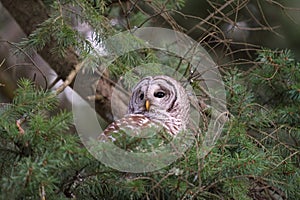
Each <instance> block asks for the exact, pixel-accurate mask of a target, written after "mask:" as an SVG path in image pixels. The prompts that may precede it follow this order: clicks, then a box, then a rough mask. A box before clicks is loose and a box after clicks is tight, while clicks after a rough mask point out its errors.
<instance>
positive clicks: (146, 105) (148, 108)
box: [145, 100, 150, 111]
mask: <svg viewBox="0 0 300 200" xmlns="http://www.w3.org/2000/svg"><path fill="white" fill-rule="evenodd" d="M145 108H146V110H147V111H149V110H150V101H149V100H146V102H145Z"/></svg>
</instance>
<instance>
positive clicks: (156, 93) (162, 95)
mask: <svg viewBox="0 0 300 200" xmlns="http://www.w3.org/2000/svg"><path fill="white" fill-rule="evenodd" d="M165 95H166V94H165V93H164V92H155V93H154V97H157V98H163V97H164V96H165Z"/></svg>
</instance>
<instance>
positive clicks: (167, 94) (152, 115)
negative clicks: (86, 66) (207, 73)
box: [99, 75, 190, 141]
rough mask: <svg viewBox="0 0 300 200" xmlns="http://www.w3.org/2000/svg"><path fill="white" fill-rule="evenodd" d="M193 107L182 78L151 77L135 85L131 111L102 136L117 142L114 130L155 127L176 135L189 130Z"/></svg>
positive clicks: (112, 124) (109, 127) (136, 129)
mask: <svg viewBox="0 0 300 200" xmlns="http://www.w3.org/2000/svg"><path fill="white" fill-rule="evenodd" d="M189 109H190V102H189V98H188V95H187V93H186V91H185V89H184V88H183V87H182V86H181V84H180V83H179V82H178V81H176V80H175V79H173V78H171V77H168V76H164V75H161V76H147V77H145V78H143V79H142V80H141V81H140V82H139V83H138V84H137V85H136V86H135V87H134V88H133V90H132V95H131V98H130V101H129V105H128V111H127V114H126V115H125V116H124V117H123V118H121V119H119V120H116V121H114V122H113V123H111V124H110V125H109V126H108V127H107V128H106V129H105V130H104V132H103V133H102V134H101V135H100V137H99V138H101V140H102V139H103V138H110V139H111V140H112V141H114V140H115V138H113V137H112V136H111V135H112V133H118V132H119V131H120V130H123V131H128V130H130V131H133V132H135V131H137V132H143V130H147V129H149V128H150V127H153V126H154V127H162V129H164V131H165V132H166V133H167V134H168V135H171V136H175V135H176V134H178V133H179V132H180V131H183V130H185V129H186V127H187V124H188V119H189ZM137 134H138V133H137Z"/></svg>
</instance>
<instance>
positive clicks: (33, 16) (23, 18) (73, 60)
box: [1, 0, 113, 121]
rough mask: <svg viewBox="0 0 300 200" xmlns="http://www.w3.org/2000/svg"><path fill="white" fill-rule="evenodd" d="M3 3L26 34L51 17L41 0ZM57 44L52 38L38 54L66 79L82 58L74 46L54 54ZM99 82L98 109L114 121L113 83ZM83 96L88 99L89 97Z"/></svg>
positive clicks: (13, 0)
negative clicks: (112, 105)
mask: <svg viewBox="0 0 300 200" xmlns="http://www.w3.org/2000/svg"><path fill="white" fill-rule="evenodd" d="M1 3H2V5H3V6H4V7H5V8H6V9H7V11H8V12H9V13H10V14H11V16H12V17H13V18H14V19H15V21H16V22H17V23H18V24H19V26H20V27H21V29H22V30H23V31H24V32H25V34H26V35H29V34H31V33H32V32H33V31H34V30H35V29H36V28H37V27H38V25H39V24H41V23H42V22H44V21H45V20H47V19H48V18H49V13H48V12H49V10H48V9H47V8H46V6H45V5H44V3H43V2H42V1H41V0H25V1H24V0H1ZM56 46H57V43H56V41H55V40H52V41H50V42H48V43H47V44H46V45H45V47H44V48H43V49H41V50H39V51H38V54H39V55H41V56H42V58H43V59H44V60H45V61H46V62H47V63H48V64H49V65H50V67H51V68H52V69H53V70H54V71H55V72H56V73H57V75H58V77H59V78H61V79H63V80H65V79H66V77H67V76H68V75H69V73H70V72H71V71H72V70H73V69H74V67H75V66H76V65H77V64H78V63H79V62H80V60H79V57H78V55H77V54H76V52H75V51H74V50H73V49H72V48H70V49H68V50H67V52H66V54H65V57H64V58H61V56H58V55H56V54H54V53H53V52H52V51H51V50H52V49H53V48H54V47H56ZM107 78H108V76H107ZM99 84H100V85H99ZM99 84H98V87H97V95H99V96H102V97H103V98H102V100H101V101H96V105H95V106H96V111H97V112H98V113H99V114H100V116H101V117H103V118H104V119H105V120H106V121H112V120H113V118H112V113H111V104H110V100H111V94H112V90H113V84H112V83H111V82H109V81H106V80H105V79H103V77H102V78H101V79H100V81H99ZM104 86H105V87H104ZM71 87H72V85H71ZM107 90H109V92H107ZM83 98H84V99H87V97H83Z"/></svg>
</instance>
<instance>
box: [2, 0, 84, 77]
mask: <svg viewBox="0 0 300 200" xmlns="http://www.w3.org/2000/svg"><path fill="white" fill-rule="evenodd" d="M1 3H2V5H3V6H4V7H5V8H6V9H7V11H8V12H9V13H10V14H11V16H12V17H13V18H14V19H15V20H16V22H17V23H18V24H19V26H20V27H21V29H22V30H23V31H24V32H25V34H26V35H29V34H30V33H32V32H33V31H34V30H35V29H36V28H37V27H38V25H39V24H40V23H42V22H44V21H45V20H47V19H48V18H49V13H48V10H47V8H46V6H45V5H44V3H43V2H42V1H41V0H26V1H24V0H1ZM56 45H57V44H56V42H55V41H50V42H48V43H47V44H46V45H45V47H44V48H43V49H42V50H39V51H38V53H39V54H40V55H41V56H42V57H43V59H44V60H45V61H46V62H47V63H48V64H49V65H50V66H51V68H52V69H53V70H54V71H55V72H56V73H57V75H58V76H59V78H62V79H63V80H64V79H65V78H66V77H67V76H68V74H69V73H70V71H71V70H72V69H73V68H74V66H75V65H76V64H78V62H79V58H78V55H77V54H76V53H75V51H74V50H72V49H69V50H67V51H66V55H65V57H64V59H62V58H61V57H60V56H57V55H56V54H54V53H53V52H51V49H52V48H54V47H55V46H56Z"/></svg>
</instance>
